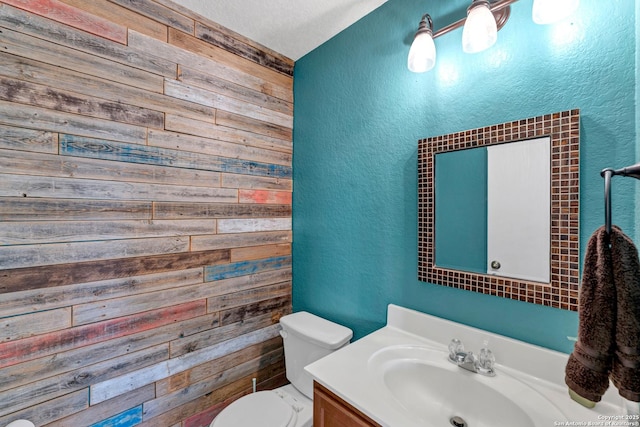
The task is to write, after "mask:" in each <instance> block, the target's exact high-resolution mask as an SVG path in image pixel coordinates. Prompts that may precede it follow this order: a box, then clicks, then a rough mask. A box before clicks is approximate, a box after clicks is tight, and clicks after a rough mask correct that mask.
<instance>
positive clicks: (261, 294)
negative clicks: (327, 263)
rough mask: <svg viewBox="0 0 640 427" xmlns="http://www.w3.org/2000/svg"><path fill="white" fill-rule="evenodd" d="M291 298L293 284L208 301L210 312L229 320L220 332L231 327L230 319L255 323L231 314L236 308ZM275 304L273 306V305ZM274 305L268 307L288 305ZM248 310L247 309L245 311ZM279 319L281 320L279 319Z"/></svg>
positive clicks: (241, 316) (251, 290) (262, 314)
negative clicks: (215, 312) (219, 314)
mask: <svg viewBox="0 0 640 427" xmlns="http://www.w3.org/2000/svg"><path fill="white" fill-rule="evenodd" d="M290 297H291V282H284V283H276V284H275V285H268V286H260V287H257V288H252V289H248V290H244V291H240V292H233V293H230V294H224V295H219V296H215V297H211V298H209V299H208V300H207V309H208V310H209V311H220V312H221V319H225V320H227V321H226V322H225V324H224V325H223V326H222V327H220V328H218V329H219V330H224V328H226V327H229V324H230V322H229V321H228V319H229V318H230V317H238V322H240V321H245V320H246V321H247V322H253V320H252V319H253V318H254V317H251V318H249V319H244V316H243V315H238V314H235V315H234V314H229V312H228V310H229V309H232V308H236V307H242V306H249V305H251V304H255V303H258V302H261V301H267V300H273V299H279V298H284V299H288V298H290ZM289 302H290V301H289ZM272 303H273V304H272ZM272 303H269V304H268V306H271V305H274V307H275V308H277V309H281V308H282V307H284V306H285V305H286V304H284V302H283V300H278V301H275V302H273V301H272ZM245 310H246V309H245ZM268 313H271V310H266V313H259V314H258V313H256V314H257V316H255V318H262V317H263V316H265V315H266V314H268ZM278 319H279V318H278ZM173 352H174V348H173V345H172V346H171V354H173Z"/></svg>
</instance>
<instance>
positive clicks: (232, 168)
mask: <svg viewBox="0 0 640 427" xmlns="http://www.w3.org/2000/svg"><path fill="white" fill-rule="evenodd" d="M60 155H66V156H76V157H85V158H91V159H101V160H114V161H118V162H127V163H139V164H146V165H155V166H170V167H175V168H184V169H198V170H206V171H212V172H228V173H237V174H244V175H255V176H270V177H277V178H291V177H292V169H291V167H290V166H283V165H275V164H271V163H261V162H254V161H250V160H243V159H232V158H229V157H221V156H212V155H207V154H199V153H191V152H188V151H180V150H172V149H169V148H161V147H150V146H145V145H139V144H126V143H122V142H115V141H107V140H104V139H96V138H87V137H82V136H76V135H68V134H62V135H60Z"/></svg>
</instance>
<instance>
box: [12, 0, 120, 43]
mask: <svg viewBox="0 0 640 427" xmlns="http://www.w3.org/2000/svg"><path fill="white" fill-rule="evenodd" d="M3 2H4V3H7V4H10V5H12V6H15V7H18V8H20V9H24V10H27V11H29V12H32V13H35V14H38V15H41V16H44V17H45V18H49V19H52V20H54V21H57V22H61V23H63V24H66V25H69V26H71V27H74V28H77V29H79V30H83V31H86V32H89V33H91V34H94V35H96V36H100V37H104V38H106V39H109V40H112V41H114V42H118V43H120V44H127V29H126V27H123V26H122V25H118V24H116V23H114V22H111V21H108V20H106V19H102V18H100V17H97V16H95V15H92V14H90V13H86V12H84V11H83V10H80V9H76V8H75V7H70V6H69V5H67V4H65V3H62V2H59V1H57V0H38V1H33V0H3Z"/></svg>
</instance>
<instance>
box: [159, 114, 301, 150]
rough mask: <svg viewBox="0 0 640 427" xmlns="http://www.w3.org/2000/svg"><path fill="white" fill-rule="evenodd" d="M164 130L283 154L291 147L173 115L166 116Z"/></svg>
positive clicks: (251, 133)
mask: <svg viewBox="0 0 640 427" xmlns="http://www.w3.org/2000/svg"><path fill="white" fill-rule="evenodd" d="M165 129H166V130H170V131H174V132H180V133H185V134H188V135H195V136H201V137H204V138H211V139H219V140H221V141H227V142H233V143H236V144H245V145H251V146H254V147H259V148H265V149H271V150H279V151H284V152H290V150H291V147H292V144H291V141H285V140H282V139H277V138H272V137H269V136H266V135H259V134H255V133H253V132H248V131H245V130H241V129H234V128H230V127H226V126H220V125H216V124H212V123H209V122H204V121H201V120H197V119H192V118H188V117H184V116H179V115H175V114H166V116H165Z"/></svg>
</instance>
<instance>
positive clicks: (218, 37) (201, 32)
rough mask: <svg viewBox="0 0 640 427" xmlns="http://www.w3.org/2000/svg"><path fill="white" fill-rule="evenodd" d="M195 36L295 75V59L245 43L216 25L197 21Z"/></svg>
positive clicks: (228, 50)
mask: <svg viewBox="0 0 640 427" xmlns="http://www.w3.org/2000/svg"><path fill="white" fill-rule="evenodd" d="M195 36H196V37H197V38H199V39H201V40H204V41H205V42H207V43H209V44H212V45H214V46H217V47H219V48H221V49H224V50H225V51H227V52H232V53H234V54H236V55H238V56H240V57H242V58H246V59H250V60H252V61H253V62H255V63H257V64H260V65H262V66H265V67H267V68H270V69H272V70H275V71H277V72H279V73H282V74H284V75H287V76H293V61H291V60H289V61H285V60H282V57H278V56H273V55H271V54H270V53H269V52H265V51H264V50H262V49H258V48H256V47H254V46H252V45H250V44H247V43H244V42H243V41H242V40H238V39H235V38H233V37H230V36H229V35H228V34H226V33H225V32H221V31H219V29H218V28H215V27H214V26H209V25H205V24H203V23H201V22H196V28H195Z"/></svg>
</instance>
